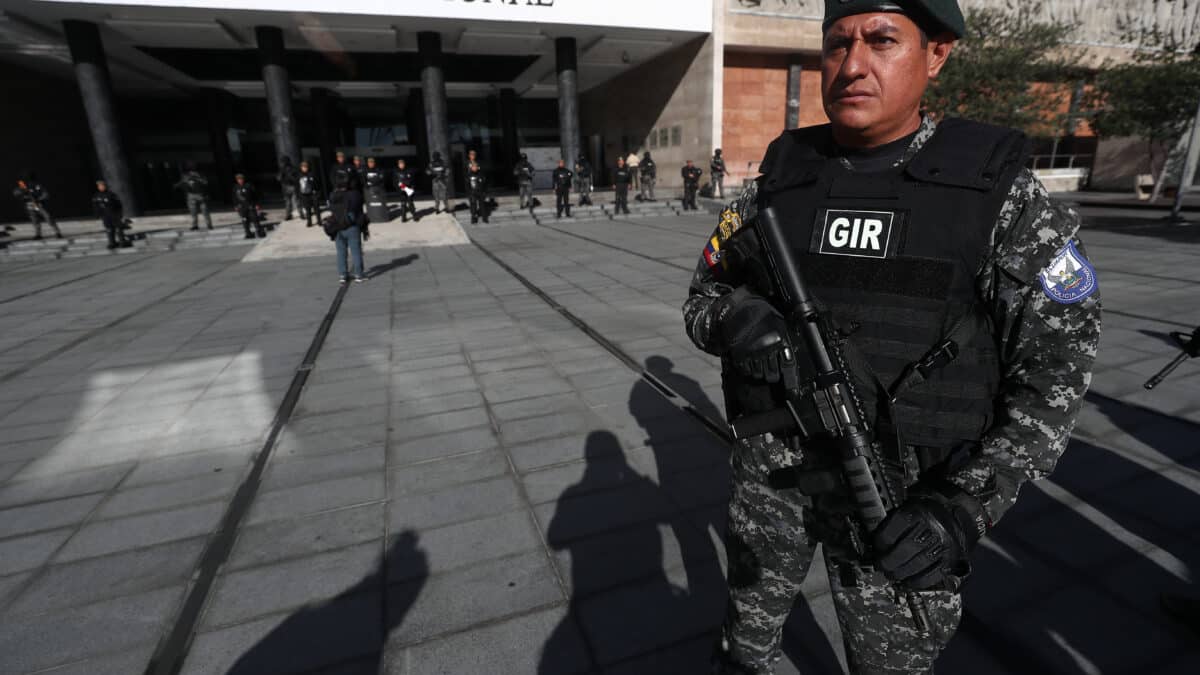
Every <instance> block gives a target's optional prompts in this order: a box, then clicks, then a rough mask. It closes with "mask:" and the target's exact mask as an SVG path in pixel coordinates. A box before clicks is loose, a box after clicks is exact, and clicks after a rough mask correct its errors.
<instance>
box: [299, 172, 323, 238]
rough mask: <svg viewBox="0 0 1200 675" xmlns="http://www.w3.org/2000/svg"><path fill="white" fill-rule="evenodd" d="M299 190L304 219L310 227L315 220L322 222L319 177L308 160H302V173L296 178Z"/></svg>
mask: <svg viewBox="0 0 1200 675" xmlns="http://www.w3.org/2000/svg"><path fill="white" fill-rule="evenodd" d="M296 186H297V190H298V192H299V193H300V208H301V210H302V211H303V212H304V221H305V222H306V223H307V224H308V227H312V226H313V220H314V219H315V220H316V222H318V223H319V222H321V191H320V189H318V187H317V177H316V176H314V175H313V174H312V172H311V171H310V170H309V165H308V162H307V161H303V162H300V175H299V176H298V177H297V179H296Z"/></svg>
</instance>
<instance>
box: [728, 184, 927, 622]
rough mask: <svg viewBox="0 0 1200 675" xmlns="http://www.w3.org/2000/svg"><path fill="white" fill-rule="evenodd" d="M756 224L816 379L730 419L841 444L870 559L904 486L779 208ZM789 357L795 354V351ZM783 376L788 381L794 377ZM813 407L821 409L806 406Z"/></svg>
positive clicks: (912, 600) (745, 428)
mask: <svg viewBox="0 0 1200 675" xmlns="http://www.w3.org/2000/svg"><path fill="white" fill-rule="evenodd" d="M754 231H755V234H757V236H758V239H759V244H760V247H761V250H762V252H763V254H764V255H763V258H764V259H765V263H766V266H767V268H768V272H769V273H770V275H771V276H772V277H773V280H774V282H775V285H776V287H777V288H778V289H779V293H780V295H781V296H782V301H783V303H784V304H785V307H786V310H787V311H786V313H785V317H784V318H785V320H786V321H787V324H788V329H789V330H788V332H789V333H791V336H792V337H793V338H796V337H798V338H799V342H798V343H794V344H795V346H796V347H797V349H799V350H803V351H804V354H805V355H806V356H807V357H808V358H809V359H810V360H811V365H812V366H813V370H814V371H815V378H814V379H813V381H812V382H806V383H801V384H800V386H795V383H794V381H795V379H796V378H795V377H792V378H790V379H791V380H792V381H793V383H788V384H785V388H786V389H787V390H788V400H787V401H786V402H785V404H784V406H783V407H782V408H778V409H776V410H773V411H769V412H765V413H760V414H754V415H748V416H745V417H742V418H740V419H737V420H735V421H734V422H733V423H732V424H730V431H731V432H732V434H733V436H734V438H737V439H745V438H750V437H753V436H758V435H761V434H765V433H776V434H783V435H795V434H799V435H802V436H806V437H813V436H815V437H819V438H823V439H824V440H827V441H829V443H830V445H831V446H832V447H833V448H835V449H836V451H837V454H838V460H839V461H840V463H841V470H842V478H843V480H844V481H845V483H846V486H847V487H848V488H849V490H850V494H851V497H852V498H853V500H854V506H855V511H856V514H857V517H858V525H859V526H860V527H861V530H862V532H860V533H852V534H854V535H856V536H855V537H854V539H855V540H856V546H857V548H859V549H860V550H859V551H858V553H859V554H860V555H862V556H863V557H864V558H867V557H868V555H867V554H868V551H867V544H866V542H867V541H869V536H868V535H870V533H871V532H873V531H874V530H875V528H876V527H878V526H879V524H880V523H881V522H883V519H884V518H885V517H886V516H887V514H888V512H890V511H891V510H892V509H894V508H896V507H897V506H898V504H897V503H896V502H897V499H896V492H897V488H896V487H895V486H893V485H892V484H891V482H890V481H889V479H888V477H887V476H886V475H885V474H884V472H883V466H884V462H883V458H882V447H881V445H880V443H879V441H878V440H877V439H876V438H875V435H874V433H873V432H872V430H871V428H870V425H869V424H868V422H867V419H868V418H867V415H866V410H865V406H864V403H863V400H862V398H861V397H860V396H859V395H858V392H857V390H856V388H855V384H854V380H853V378H852V377H851V375H850V372H849V368H848V367H847V365H846V360H845V355H844V353H843V351H842V348H841V341H840V339H839V338H837V337H835V333H834V329H833V327H832V326H831V325H830V322H829V319H828V317H827V316H825V315H824V314H823V313H822V312H821V311H820V310H818V309H817V306H816V303H814V302H813V299H812V297H811V296H810V295H809V293H808V288H807V286H805V284H804V279H803V277H802V276H801V274H800V268H799V267H797V265H796V261H795V259H794V258H793V256H792V250H791V248H790V247H789V246H788V244H787V240H786V239H785V237H784V234H783V227H782V225H781V224H780V222H779V217H778V215H776V213H775V211H774V209H773V208H771V207H767V208H764V209H763V210H761V211H759V213H758V218H757V223H756V225H755V226H754ZM788 358H792V359H794V358H795V355H791V356H790V357H788ZM793 365H794V364H793ZM793 370H794V369H793ZM784 379H785V382H786V381H787V380H788V379H789V378H788V377H787V376H785V378H784ZM814 407H815V409H816V410H817V411H818V412H817V414H816V415H803V414H802V413H801V410H811V409H813V408H814ZM814 418H815V419H817V420H819V422H816V423H815V424H817V425H819V427H820V428H817V429H813V428H812V426H814V422H813V421H812V420H813V419H814ZM805 420H807V423H806V421H805ZM905 596H906V600H907V602H908V606H909V609H910V610H911V611H912V614H913V621H914V623H915V624H916V627H917V629H918V630H920V631H922V632H927V631H928V630H929V627H930V623H929V615H928V611H927V609H926V607H925V603H924V601H922V600H921V598H920V596H918V595H917V594H916V593H915V592H912V591H906V592H905Z"/></svg>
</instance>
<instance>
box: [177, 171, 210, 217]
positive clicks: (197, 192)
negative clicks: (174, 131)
mask: <svg viewBox="0 0 1200 675" xmlns="http://www.w3.org/2000/svg"><path fill="white" fill-rule="evenodd" d="M185 168H186V171H184V174H183V176H182V177H181V178H180V179H179V182H178V183H176V184H175V188H176V189H178V190H183V193H184V194H185V195H187V207H188V213H190V214H191V215H192V229H193V230H198V229H200V220H199V215H200V214H201V213H203V214H204V224H205V225H208V229H210V230H211V229H213V224H212V216H211V215H209V213H208V179H207V178H205V177H204V176H203V174H201V173H200V172H199V171H197V170H196V163H195V162H188V163H187V165H186V167H185Z"/></svg>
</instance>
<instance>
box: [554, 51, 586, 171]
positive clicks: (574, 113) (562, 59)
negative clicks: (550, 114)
mask: <svg viewBox="0 0 1200 675" xmlns="http://www.w3.org/2000/svg"><path fill="white" fill-rule="evenodd" d="M554 54H555V65H556V67H557V69H558V133H559V135H560V137H561V140H560V145H561V146H562V154H563V159H565V160H567V166H568V167H571V166H574V165H575V159H576V158H577V157H579V150H580V142H579V66H578V63H577V58H576V48H575V38H569V37H568V38H558V39H557V40H555V41H554Z"/></svg>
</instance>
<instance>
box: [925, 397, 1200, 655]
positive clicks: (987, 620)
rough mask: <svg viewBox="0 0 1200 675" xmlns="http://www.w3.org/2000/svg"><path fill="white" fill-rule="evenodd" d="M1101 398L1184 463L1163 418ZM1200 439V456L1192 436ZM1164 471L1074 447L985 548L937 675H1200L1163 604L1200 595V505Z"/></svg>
mask: <svg viewBox="0 0 1200 675" xmlns="http://www.w3.org/2000/svg"><path fill="white" fill-rule="evenodd" d="M1092 398H1098V399H1099V400H1100V401H1101V410H1102V412H1104V413H1105V414H1106V415H1109V416H1110V419H1112V421H1113V422H1114V423H1115V424H1116V425H1117V426H1118V427H1119V428H1121V429H1122V430H1126V431H1127V433H1129V434H1130V435H1131V436H1134V437H1135V438H1138V439H1139V440H1141V441H1142V442H1143V443H1146V444H1147V445H1150V446H1151V447H1153V448H1155V449H1156V450H1159V451H1160V452H1162V453H1163V455H1166V456H1180V455H1185V454H1186V452H1181V450H1182V447H1181V445H1182V444H1183V443H1186V442H1187V441H1185V440H1184V439H1186V438H1188V437H1187V436H1174V437H1173V438H1174V440H1170V438H1172V437H1166V436H1159V435H1158V432H1157V430H1156V429H1155V427H1156V426H1157V425H1156V424H1154V422H1155V420H1154V419H1153V418H1155V417H1159V418H1161V416H1156V415H1154V414H1153V413H1149V412H1147V411H1141V410H1137V409H1134V408H1130V407H1128V406H1124V405H1122V404H1119V403H1116V402H1115V401H1111V399H1109V400H1107V401H1105V400H1104V399H1103V397H1091V396H1089V399H1092ZM1158 422H1160V423H1161V424H1164V425H1172V426H1173V425H1176V424H1179V422H1178V421H1177V420H1171V419H1170V418H1161V419H1159V420H1158ZM1178 431H1179V429H1178V428H1177V427H1175V432H1176V433H1178ZM1190 438H1191V439H1192V440H1191V442H1192V443H1193V445H1192V449H1193V453H1194V451H1195V450H1196V445H1194V443H1195V439H1196V438H1197V436H1196V435H1195V431H1194V429H1193V434H1192V436H1191V437H1190ZM1167 466H1170V464H1169V463H1168V464H1167ZM1165 469H1166V467H1165V466H1159V467H1152V468H1148V467H1147V466H1144V465H1143V464H1142V463H1141V462H1135V461H1132V460H1131V459H1129V458H1128V456H1127V455H1126V453H1125V452H1124V451H1122V452H1116V451H1113V450H1109V449H1107V448H1103V447H1099V446H1096V445H1092V444H1089V443H1084V442H1081V441H1074V442H1072V443H1071V445H1070V446H1069V448H1068V449H1067V452H1066V453H1065V454H1064V455H1063V457H1062V458H1061V460H1060V461H1059V463H1058V466H1057V467H1056V469H1055V472H1054V474H1053V476H1052V478H1051V479H1050V481H1051V482H1050V483H1048V484H1047V483H1043V484H1041V485H1040V486H1039V485H1037V484H1035V485H1034V486H1027V487H1026V488H1025V489H1023V490H1022V492H1021V498H1020V499H1019V500H1018V502H1017V504H1016V505H1015V506H1014V507H1013V508H1012V509H1011V510H1010V511H1009V512H1008V513H1007V514H1006V515H1005V516H1004V519H1003V520H1002V521H1001V522H1000V523H999V525H998V526H997V527H996V528H995V529H994V530H993V531H992V532H991V533H990V534H989V535H988V542H987V544H986V545H984V546H981V547H980V549H978V550H977V552H976V554H975V556H974V557H973V564H974V566H975V570H974V572H973V573H972V575H971V577H970V579H969V580H968V582H967V585H966V587H965V588H964V601H965V608H966V611H965V615H964V620H963V625H962V627H961V630H960V631H959V634H958V635H957V636H956V637H955V638H954V640H953V641H952V642H951V643H950V645H949V646H948V647H947V649H946V651H945V652H944V653H943V655H942V657H941V658H940V659H939V661H938V672H939V673H960V672H972V673H1000V672H1012V673H1031V672H1039V673H1069V674H1073V673H1094V672H1102V673H1106V674H1107V673H1130V674H1133V673H1150V672H1153V673H1180V674H1182V673H1194V672H1197V667H1198V666H1200V657H1198V656H1197V655H1196V653H1195V651H1194V647H1190V646H1189V638H1190V636H1189V634H1188V633H1187V632H1186V629H1185V628H1183V627H1181V626H1178V625H1175V624H1173V623H1172V622H1171V621H1170V620H1169V619H1168V618H1167V617H1166V615H1165V614H1164V613H1163V612H1162V611H1161V609H1160V607H1159V596H1160V595H1161V594H1163V593H1181V594H1188V593H1189V592H1191V593H1194V592H1195V589H1196V586H1195V585H1194V582H1193V583H1189V581H1188V580H1192V579H1193V577H1192V575H1193V574H1194V572H1195V570H1194V566H1193V565H1192V564H1191V563H1190V562H1189V561H1196V560H1200V535H1197V534H1196V533H1197V532H1198V531H1200V527H1198V526H1200V508H1197V507H1198V506H1200V495H1198V494H1197V493H1196V492H1195V491H1194V490H1193V489H1189V488H1188V487H1185V486H1184V485H1182V484H1180V482H1177V480H1172V479H1171V478H1168V477H1167V476H1164V475H1163V474H1162V473H1161V472H1162V471H1163V470H1165ZM1064 502H1065V503H1064ZM1132 636H1136V639H1137V648H1136V649H1130V638H1131V637H1132ZM1189 649H1191V650H1193V651H1189ZM987 663H999V664H1002V667H1000V668H996V667H990V668H989V667H987V666H986V665H985V664H987Z"/></svg>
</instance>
